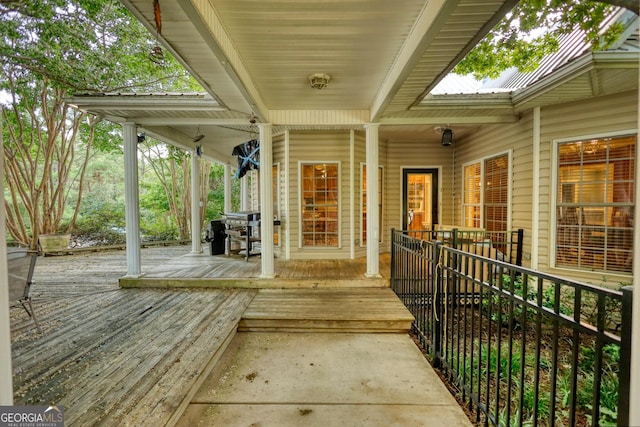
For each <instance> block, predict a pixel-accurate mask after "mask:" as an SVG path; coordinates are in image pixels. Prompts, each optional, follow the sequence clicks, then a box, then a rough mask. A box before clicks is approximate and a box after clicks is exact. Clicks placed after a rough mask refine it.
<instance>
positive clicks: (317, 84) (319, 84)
mask: <svg viewBox="0 0 640 427" xmlns="http://www.w3.org/2000/svg"><path fill="white" fill-rule="evenodd" d="M308 79H309V84H310V85H311V87H312V88H314V89H318V90H320V89H324V88H325V87H327V85H328V84H329V80H331V76H330V75H329V74H325V73H315V74H311V75H310V76H309V77H308Z"/></svg>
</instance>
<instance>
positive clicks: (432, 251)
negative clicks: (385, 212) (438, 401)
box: [391, 230, 631, 426]
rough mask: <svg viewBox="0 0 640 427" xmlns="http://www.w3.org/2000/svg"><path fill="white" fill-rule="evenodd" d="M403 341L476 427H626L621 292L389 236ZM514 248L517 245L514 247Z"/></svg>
mask: <svg viewBox="0 0 640 427" xmlns="http://www.w3.org/2000/svg"><path fill="white" fill-rule="evenodd" d="M391 239H392V255H391V286H392V288H393V290H394V291H395V292H396V294H397V295H398V296H399V298H400V299H401V300H402V301H403V302H404V304H405V305H406V306H407V308H408V309H409V310H410V311H411V313H412V314H413V315H414V317H415V322H414V324H413V328H412V332H413V333H414V334H415V336H416V337H417V339H418V341H419V342H420V344H421V345H422V346H423V347H424V348H425V349H426V350H427V351H428V352H429V354H430V355H431V357H432V362H433V364H434V366H435V367H436V368H438V369H440V370H441V371H442V372H443V373H444V375H445V377H446V378H447V379H448V381H449V382H450V384H451V385H452V386H453V387H454V388H455V389H456V390H457V392H458V397H459V398H460V400H461V401H462V402H463V403H464V405H465V406H467V407H468V408H469V410H470V411H471V413H472V414H473V416H474V417H475V421H476V422H477V423H478V424H483V425H500V426H502V425H505V426H511V425H517V426H522V425H532V426H537V425H545V426H546V425H571V426H573V425H592V426H598V425H607V424H609V425H616V424H617V425H619V426H622V425H626V424H628V423H627V420H628V408H629V402H628V397H629V365H630V360H631V348H630V340H631V338H630V325H631V288H624V289H622V290H620V291H617V290H611V289H604V288H600V287H596V286H592V285H588V284H584V283H579V282H574V281H570V280H566V279H563V278H559V277H554V276H550V275H547V274H544V273H540V272H535V271H532V270H529V269H525V268H522V267H519V266H516V265H514V264H510V263H507V262H503V261H499V260H496V259H491V258H489V257H486V256H481V255H478V254H475V253H470V252H465V251H463V250H461V249H459V248H455V247H451V246H447V245H446V244H445V243H443V242H442V241H439V240H427V239H418V238H416V237H412V236H411V235H409V232H407V231H396V230H392V237H391ZM520 240H521V239H520Z"/></svg>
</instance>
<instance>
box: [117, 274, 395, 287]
mask: <svg viewBox="0 0 640 427" xmlns="http://www.w3.org/2000/svg"><path fill="white" fill-rule="evenodd" d="M119 286H120V287H121V288H161V289H165V288H245V289H252V288H254V289H281V288H291V289H298V288H375V287H378V288H385V287H386V288H388V287H389V278H353V279H344V278H343V279H340V278H338V279H327V278H315V279H314V278H279V277H277V278H274V279H264V278H252V277H249V278H224V277H150V276H140V277H122V278H120V279H119Z"/></svg>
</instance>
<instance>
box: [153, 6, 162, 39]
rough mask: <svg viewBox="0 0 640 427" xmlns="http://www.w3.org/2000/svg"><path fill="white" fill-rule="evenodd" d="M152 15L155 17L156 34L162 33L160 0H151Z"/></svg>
mask: <svg viewBox="0 0 640 427" xmlns="http://www.w3.org/2000/svg"><path fill="white" fill-rule="evenodd" d="M153 15H154V16H155V18H156V35H159V34H162V14H161V13H160V0H153Z"/></svg>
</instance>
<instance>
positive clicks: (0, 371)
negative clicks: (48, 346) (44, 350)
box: [0, 116, 13, 406]
mask: <svg viewBox="0 0 640 427" xmlns="http://www.w3.org/2000/svg"><path fill="white" fill-rule="evenodd" d="M1 131H2V116H0V142H2V132H1ZM2 146H3V147H4V144H3V145H2ZM0 182H4V148H3V149H2V150H0ZM4 210H5V202H4V193H2V206H0V235H2V236H6V223H5V217H6V215H5V212H4ZM0 271H2V272H3V273H2V274H0V379H1V380H0V405H6V406H11V405H13V369H12V368H11V326H10V324H9V319H10V316H9V311H10V310H9V302H10V301H9V276H8V271H9V270H8V268H7V242H6V240H5V239H4V238H3V239H2V243H0Z"/></svg>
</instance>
